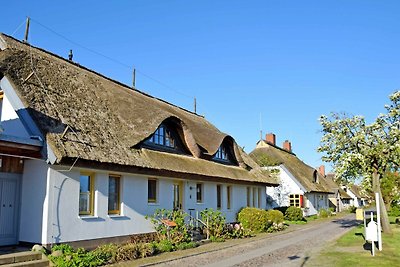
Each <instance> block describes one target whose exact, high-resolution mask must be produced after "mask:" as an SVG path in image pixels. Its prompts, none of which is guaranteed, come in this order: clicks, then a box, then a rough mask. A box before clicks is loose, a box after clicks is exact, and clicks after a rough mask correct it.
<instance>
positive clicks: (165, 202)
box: [0, 34, 277, 247]
mask: <svg viewBox="0 0 400 267" xmlns="http://www.w3.org/2000/svg"><path fill="white" fill-rule="evenodd" d="M0 49H1V51H0V79H1V83H0V87H1V88H0V91H1V92H2V99H1V103H2V104H1V112H2V114H1V123H2V128H3V132H2V133H0V148H1V150H0V156H1V161H0V162H1V163H2V169H1V173H0V186H2V188H1V189H0V199H4V198H13V199H14V202H10V203H11V204H10V205H12V211H11V209H10V210H7V211H4V209H1V211H0V212H1V215H0V218H1V219H0V245H9V244H16V243H18V242H27V243H39V244H43V245H49V244H54V243H65V242H68V243H71V244H72V245H79V246H84V247H92V246H94V245H99V244H101V243H104V242H123V241H126V240H129V238H130V237H131V235H134V234H146V233H150V232H153V231H154V229H153V226H152V224H151V223H150V221H149V220H147V219H146V218H145V216H146V215H151V214H153V213H154V211H155V210H156V209H160V208H164V209H182V210H184V211H185V212H187V213H188V214H191V215H192V216H195V214H196V213H197V212H198V211H201V210H204V209H206V208H213V209H218V210H220V211H221V212H222V213H223V214H224V215H225V216H226V218H227V221H235V220H236V214H237V212H238V211H239V210H240V209H241V208H242V207H245V206H253V207H259V208H266V203H265V201H264V200H265V199H266V192H265V187H266V186H268V187H271V186H272V187H273V186H277V183H276V182H275V180H274V179H273V177H272V176H270V174H269V172H268V171H265V170H263V169H262V168H260V167H259V166H258V165H257V164H256V163H255V162H254V161H253V160H252V159H251V158H250V157H249V156H248V155H247V154H246V153H245V152H244V151H243V150H242V149H241V148H240V147H239V146H238V145H237V144H236V142H235V140H234V138H233V137H231V136H229V135H227V134H225V133H222V132H221V131H219V130H218V129H217V128H216V127H215V126H214V125H212V124H211V123H210V122H208V121H207V120H206V119H205V118H204V117H203V116H200V115H198V114H195V113H193V112H190V111H188V110H185V109H182V108H180V107H177V106H174V105H172V104H170V103H167V102H165V101H163V100H160V99H157V98H154V97H152V96H150V95H147V94H144V93H142V92H139V91H138V90H135V89H132V88H130V87H128V86H126V85H124V84H121V83H119V82H117V81H114V80H112V79H109V78H107V77H105V76H103V75H101V74H98V73H96V72H94V71H92V70H89V69H87V68H85V67H83V66H81V65H79V64H76V63H74V62H72V61H71V60H66V59H63V58H61V57H59V56H57V55H54V54H52V53H50V52H47V51H45V50H42V49H40V48H36V47H32V46H30V45H29V44H26V43H22V42H19V41H17V40H15V39H13V38H12V37H9V36H7V35H5V34H0ZM10 136H11V137H10ZM10 161H12V163H9V162H10ZM9 164H11V165H12V166H14V167H11V168H9V167H5V166H8V165H9ZM9 180H12V185H10V183H9V182H8V181H9ZM6 204H7V205H8V202H7V203H5V205H6ZM10 208H11V206H10ZM3 214H7V216H5V215H3ZM8 215H9V216H8ZM11 232H12V235H13V238H12V239H9V238H8V236H7V234H8V233H11ZM4 233H5V234H4Z"/></svg>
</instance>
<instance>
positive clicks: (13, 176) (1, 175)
mask: <svg viewBox="0 0 400 267" xmlns="http://www.w3.org/2000/svg"><path fill="white" fill-rule="evenodd" d="M3 179H4V180H14V181H16V182H17V184H16V188H15V198H14V199H15V207H16V209H15V211H14V224H15V226H16V227H15V230H14V231H15V235H14V236H13V237H9V238H3V239H2V238H0V246H9V245H17V244H18V243H19V242H18V241H19V227H20V221H19V219H20V212H21V193H20V192H21V184H22V182H21V181H22V174H18V173H7V172H0V180H3ZM0 195H1V194H0Z"/></svg>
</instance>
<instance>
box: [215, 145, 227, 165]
mask: <svg viewBox="0 0 400 267" xmlns="http://www.w3.org/2000/svg"><path fill="white" fill-rule="evenodd" d="M213 159H216V160H222V161H229V154H228V151H227V149H226V147H225V146H224V145H221V146H220V147H219V148H218V150H217V152H215V154H214V156H213Z"/></svg>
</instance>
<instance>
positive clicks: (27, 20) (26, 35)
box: [23, 17, 31, 43]
mask: <svg viewBox="0 0 400 267" xmlns="http://www.w3.org/2000/svg"><path fill="white" fill-rule="evenodd" d="M30 21H31V19H30V18H29V17H26V27H25V37H24V40H23V42H24V43H28V35H29V23H30Z"/></svg>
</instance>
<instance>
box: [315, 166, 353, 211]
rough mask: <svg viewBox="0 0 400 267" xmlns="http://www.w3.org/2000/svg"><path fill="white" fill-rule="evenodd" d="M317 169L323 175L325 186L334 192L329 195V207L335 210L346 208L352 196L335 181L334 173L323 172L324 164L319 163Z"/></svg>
mask: <svg viewBox="0 0 400 267" xmlns="http://www.w3.org/2000/svg"><path fill="white" fill-rule="evenodd" d="M318 170H319V172H320V174H321V175H322V176H324V177H325V183H326V186H327V187H328V188H329V190H331V191H332V192H334V194H332V195H329V207H330V208H333V209H334V210H335V211H336V212H341V211H343V210H345V209H348V208H349V206H350V200H351V199H352V198H351V196H349V195H348V194H347V193H346V192H345V191H344V190H343V189H342V188H341V187H340V186H339V185H338V184H337V183H336V182H335V174H334V173H328V174H325V166H324V165H321V166H320V167H319V168H318Z"/></svg>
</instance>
